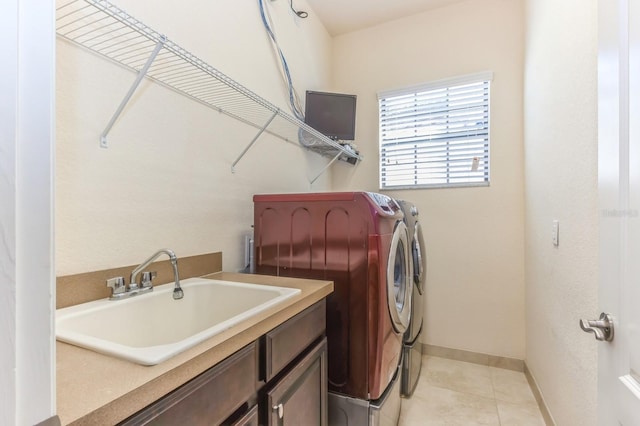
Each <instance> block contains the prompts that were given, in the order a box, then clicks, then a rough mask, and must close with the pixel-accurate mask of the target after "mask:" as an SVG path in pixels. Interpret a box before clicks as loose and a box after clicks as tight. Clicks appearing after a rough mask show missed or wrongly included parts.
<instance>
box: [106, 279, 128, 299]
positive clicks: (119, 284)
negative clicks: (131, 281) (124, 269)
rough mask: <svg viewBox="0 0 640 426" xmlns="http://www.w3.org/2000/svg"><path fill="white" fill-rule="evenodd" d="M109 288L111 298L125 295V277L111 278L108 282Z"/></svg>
mask: <svg viewBox="0 0 640 426" xmlns="http://www.w3.org/2000/svg"><path fill="white" fill-rule="evenodd" d="M107 287H110V288H111V297H115V296H116V295H118V294H123V293H124V292H125V290H126V286H125V284H124V277H115V278H109V279H108V280H107Z"/></svg>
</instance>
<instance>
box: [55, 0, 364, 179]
mask: <svg viewBox="0 0 640 426" xmlns="http://www.w3.org/2000/svg"><path fill="white" fill-rule="evenodd" d="M56 31H57V33H58V35H59V36H61V37H63V38H65V39H67V40H69V41H71V42H73V43H75V44H77V45H80V46H82V47H85V48H87V49H89V50H91V51H94V52H96V53H98V54H100V55H102V56H104V57H106V58H108V59H110V60H112V61H115V62H117V63H119V64H122V65H124V66H126V67H128V68H130V69H131V70H133V71H135V72H137V73H138V75H137V78H136V80H135V81H134V83H133V85H132V86H131V88H130V89H129V92H128V93H127V95H126V96H125V98H124V99H123V101H122V103H121V104H120V106H119V108H118V109H117V110H116V112H115V114H114V115H113V117H112V118H111V120H110V121H109V123H108V124H107V126H106V128H105V130H104V132H103V133H102V135H101V137H100V144H101V146H103V147H106V146H107V135H108V133H109V131H110V130H111V127H112V126H113V124H114V123H115V122H116V120H117V118H118V116H119V115H120V113H121V112H122V110H123V109H124V107H125V105H126V104H127V102H128V101H129V99H130V98H131V96H132V95H133V93H134V92H135V90H136V88H137V87H138V85H139V84H140V82H141V81H142V79H143V78H144V77H145V76H146V77H148V78H150V79H152V80H154V81H156V82H157V83H159V84H162V85H164V86H166V87H168V88H170V89H173V90H175V91H177V92H178V93H181V94H183V95H185V96H187V97H189V98H191V99H193V100H195V101H197V102H200V103H202V104H204V105H206V106H208V107H210V108H213V109H215V110H216V111H219V112H221V113H224V114H226V115H228V116H230V117H233V118H235V119H237V120H240V121H241V122H243V123H246V124H248V125H250V126H253V127H255V128H256V129H258V133H257V134H256V136H255V137H254V138H253V140H252V141H251V142H250V143H249V144H248V145H247V146H246V148H245V149H244V150H243V151H242V153H241V154H240V156H239V157H238V158H237V159H236V161H234V163H233V165H232V169H233V167H234V166H235V165H236V164H237V163H238V161H240V159H241V158H242V157H243V156H244V154H245V153H246V152H247V151H248V150H249V148H251V146H252V145H253V144H254V143H255V142H256V141H257V139H258V138H259V137H260V135H261V134H262V133H269V134H271V135H274V136H276V137H278V138H281V139H284V140H285V141H288V142H293V143H296V144H298V143H299V144H301V145H302V146H303V147H305V148H307V149H309V150H311V151H314V152H316V153H318V154H321V155H323V156H326V157H329V158H332V161H331V163H329V164H328V165H327V167H329V166H330V165H331V164H332V163H333V162H334V161H336V160H344V161H347V162H349V163H352V164H355V163H356V162H357V161H358V160H361V159H362V158H361V156H360V155H359V154H358V153H356V152H355V151H353V150H352V149H351V148H350V147H349V146H344V145H342V144H340V143H338V142H336V141H334V140H331V139H329V138H328V137H326V136H324V135H322V134H321V133H319V132H318V131H316V130H315V129H313V128H311V127H309V126H308V125H306V124H305V123H303V122H301V121H300V120H298V119H296V118H294V117H293V116H291V115H289V114H287V113H285V112H284V111H282V110H281V109H280V108H278V107H276V106H275V105H273V104H272V103H270V102H268V101H267V100H265V99H264V98H262V97H260V96H258V95H257V94H255V93H254V92H252V91H251V90H249V89H247V88H246V87H244V86H242V85H241V84H239V83H237V82H236V81H234V80H233V79H231V78H230V77H228V76H226V75H224V74H223V73H221V72H220V71H218V70H217V69H215V68H214V67H212V66H211V65H209V64H207V63H206V62H204V61H203V60H201V59H200V58H198V57H197V56H195V55H193V54H192V53H190V52H188V51H186V50H185V49H183V48H182V47H180V46H179V45H177V44H175V43H174V42H172V41H171V40H168V39H167V38H166V37H165V36H164V35H162V34H160V33H158V32H156V31H154V30H153V29H151V28H150V27H148V26H146V25H145V24H143V23H142V22H140V21H139V20H137V19H135V18H134V17H132V16H131V15H129V14H127V13H126V12H125V11H123V10H121V9H119V8H118V7H116V6H114V5H112V4H111V3H109V2H107V1H105V0H71V1H65V0H62V1H59V2H58V7H57V11H56ZM325 169H326V168H325ZM325 169H323V170H322V172H324V170H325ZM322 172H321V173H322ZM316 178H317V177H316ZM314 180H315V179H314Z"/></svg>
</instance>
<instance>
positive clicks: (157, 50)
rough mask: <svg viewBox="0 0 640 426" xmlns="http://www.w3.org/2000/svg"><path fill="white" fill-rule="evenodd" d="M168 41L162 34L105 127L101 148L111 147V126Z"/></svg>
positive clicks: (101, 137) (101, 136)
mask: <svg viewBox="0 0 640 426" xmlns="http://www.w3.org/2000/svg"><path fill="white" fill-rule="evenodd" d="M166 41H167V37H166V36H162V37H161V39H160V41H158V43H157V44H156V47H155V48H154V49H153V52H151V56H149V59H147V62H146V63H145V64H144V67H142V69H141V70H140V71H139V72H138V76H137V77H136V80H135V81H134V82H133V84H132V85H131V87H130V88H129V91H128V92H127V94H126V95H125V97H124V99H123V100H122V102H120V106H119V107H118V109H117V110H116V112H115V113H114V114H113V117H111V120H109V123H108V124H107V127H105V129H104V130H103V132H102V134H101V135H100V147H101V148H108V147H109V144H108V143H107V135H108V134H109V132H110V131H111V128H112V127H113V125H114V124H115V122H116V120H117V119H118V117H120V114H122V111H123V110H124V107H125V106H127V103H129V100H131V97H132V96H133V94H134V92H135V91H136V89H137V88H138V86H139V85H140V83H141V82H142V79H143V78H144V76H145V75H146V74H147V71H149V68H151V64H152V63H153V61H154V59H156V56H158V53H160V49H162V46H164V43H165V42H166Z"/></svg>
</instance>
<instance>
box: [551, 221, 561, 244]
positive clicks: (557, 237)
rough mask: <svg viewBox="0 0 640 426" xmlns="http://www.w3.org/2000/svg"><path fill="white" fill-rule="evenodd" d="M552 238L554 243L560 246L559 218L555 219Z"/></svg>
mask: <svg viewBox="0 0 640 426" xmlns="http://www.w3.org/2000/svg"><path fill="white" fill-rule="evenodd" d="M551 232H552V234H551V238H552V241H553V245H554V246H556V247H558V245H560V222H559V221H557V220H554V221H553V228H552V231H551Z"/></svg>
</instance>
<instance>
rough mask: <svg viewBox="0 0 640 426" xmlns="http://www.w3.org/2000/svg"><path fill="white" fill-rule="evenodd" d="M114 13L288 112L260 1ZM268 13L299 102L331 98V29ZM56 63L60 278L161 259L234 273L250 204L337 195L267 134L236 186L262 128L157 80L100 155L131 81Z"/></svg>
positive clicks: (77, 61) (114, 71) (72, 56)
mask: <svg viewBox="0 0 640 426" xmlns="http://www.w3.org/2000/svg"><path fill="white" fill-rule="evenodd" d="M115 3H116V4H117V5H119V6H120V7H123V8H125V9H126V10H127V12H129V13H130V14H132V15H133V16H135V17H136V18H138V19H140V20H142V21H143V22H145V23H146V24H148V25H149V26H151V27H153V28H154V29H156V30H157V31H159V32H161V33H164V34H166V35H167V36H168V37H169V38H170V39H171V40H173V41H174V42H176V43H178V44H180V45H182V46H183V47H184V48H186V49H187V50H190V51H191V52H192V53H194V54H196V55H198V56H199V57H200V58H202V59H203V60H205V61H207V62H209V63H210V64H211V65H213V66H214V67H216V68H218V69H219V70H220V71H222V72H224V73H226V74H227V75H229V76H231V77H232V78H234V79H235V80H237V81H239V82H240V83H242V84H244V85H245V86H247V87H248V88H250V89H251V90H253V91H254V92H256V93H258V94H259V95H261V96H262V97H264V98H266V99H268V100H270V101H271V102H273V103H275V104H276V105H278V106H280V107H282V108H283V109H286V108H287V101H286V100H287V94H286V91H285V87H284V84H283V83H282V80H281V77H280V71H279V68H278V64H277V62H276V59H275V55H274V53H273V51H272V49H271V46H270V44H269V42H268V39H267V36H266V33H265V31H264V29H263V26H262V22H261V20H260V15H259V11H258V7H257V2H255V1H251V2H244V1H237V0H216V1H209V0H195V1H190V2H188V5H186V4H185V3H184V2H179V1H164V2H160V3H158V2H157V1H153V0H144V1H136V2H131V1H124V0H120V1H115ZM265 3H266V4H267V7H268V8H269V9H270V10H271V15H272V18H273V21H274V25H275V31H276V34H277V35H278V38H279V41H280V43H281V47H282V49H283V51H284V52H285V54H286V56H287V59H288V61H289V66H290V68H291V72H292V77H293V80H294V83H295V84H296V87H297V88H298V91H299V92H300V93H301V95H302V96H304V90H305V89H315V90H318V89H326V88H327V87H328V84H329V70H330V66H329V64H330V59H331V58H330V54H331V38H330V37H329V35H328V34H327V32H326V31H325V30H324V27H323V26H322V25H321V24H320V23H319V21H317V19H316V17H314V16H313V15H311V16H310V17H309V18H308V19H306V20H304V21H301V20H300V19H299V18H297V17H295V16H294V15H293V13H292V12H291V10H290V9H289V5H288V3H287V2H270V1H267V2H265ZM299 3H300V4H299V5H298V6H299V7H300V8H302V9H305V8H306V4H305V2H304V1H302V0H301V1H300V2H299ZM57 51H58V56H57V93H56V95H57V141H58V143H57V153H56V154H57V168H56V192H57V197H56V268H57V270H56V273H57V275H67V274H74V273H79V272H84V271H91V270H98V269H105V268H110V267H114V266H118V265H128V264H136V263H139V262H141V261H143V260H144V259H145V258H146V257H148V256H149V255H151V254H152V253H153V252H154V251H155V250H157V249H159V248H161V247H169V248H172V249H173V250H174V251H175V252H176V254H177V255H178V256H179V257H180V256H188V255H194V254H199V253H205V252H213V251H223V252H224V264H223V268H224V269H225V270H228V271H234V270H237V269H239V268H240V267H241V266H242V260H243V257H242V246H241V237H242V235H243V234H244V233H246V232H248V231H250V226H251V224H252V223H253V202H252V198H251V197H252V195H253V194H254V193H257V192H286V191H309V190H326V189H329V184H330V180H329V177H328V176H329V175H328V174H325V175H323V176H322V177H321V178H320V179H319V180H318V181H316V183H315V184H314V185H313V186H311V185H309V178H313V177H314V176H315V175H316V174H317V173H318V172H319V171H320V170H321V169H322V168H323V167H324V165H325V164H326V161H325V160H324V159H323V158H322V157H318V156H317V155H315V154H309V153H306V152H305V151H303V150H302V149H300V148H299V147H297V146H295V145H293V144H290V143H286V142H283V141H281V140H279V139H274V138H272V137H269V136H266V137H262V138H260V139H259V140H258V142H257V143H256V145H255V146H254V147H253V148H252V149H251V150H250V151H249V152H248V153H247V155H246V156H245V157H244V158H243V159H242V161H241V162H240V163H239V164H238V165H237V166H236V173H235V174H232V173H231V171H230V166H231V163H232V162H233V161H234V160H235V159H236V157H237V156H238V155H239V154H240V153H241V151H242V150H243V149H244V147H245V146H246V145H247V144H248V143H249V142H250V141H251V139H252V138H253V136H254V135H255V134H256V130H255V129H254V128H252V127H248V126H246V125H244V124H241V123H239V122H237V121H234V120H232V119H230V118H228V117H226V116H223V115H220V114H218V113H217V112H215V111H213V110H211V109H208V108H206V107H204V106H202V105H200V104H198V103H196V102H193V101H191V100H189V99H188V98H186V97H184V96H181V95H178V94H176V93H174V92H172V91H170V90H167V89H165V88H164V87H161V86H159V85H157V84H153V83H150V82H149V81H146V82H144V83H143V84H142V85H141V87H140V88H139V90H138V92H137V93H136V95H135V96H134V98H133V99H132V101H131V103H130V104H129V106H127V108H126V110H125V111H124V113H123V115H122V116H121V118H120V119H119V120H118V121H117V122H116V124H115V126H114V128H113V130H112V131H111V133H110V135H109V145H110V147H109V148H108V149H101V148H100V147H99V144H98V136H99V135H100V133H101V132H102V130H103V129H104V127H105V125H106V124H107V122H108V120H109V119H110V118H111V116H112V114H113V112H114V111H115V109H116V107H117V106H118V104H119V103H120V101H121V100H122V98H123V96H124V94H125V93H126V92H127V90H128V89H129V87H130V85H131V83H132V82H133V80H134V78H135V75H134V74H133V73H132V72H130V71H128V70H126V69H124V68H121V67H119V66H117V65H114V64H112V63H111V62H108V61H105V60H103V59H101V58H99V57H97V56H95V55H93V54H90V53H87V52H86V51H84V50H81V49H79V48H77V47H76V46H73V45H71V44H69V43H67V42H65V41H60V39H58V42H57ZM338 166H343V165H338Z"/></svg>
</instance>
